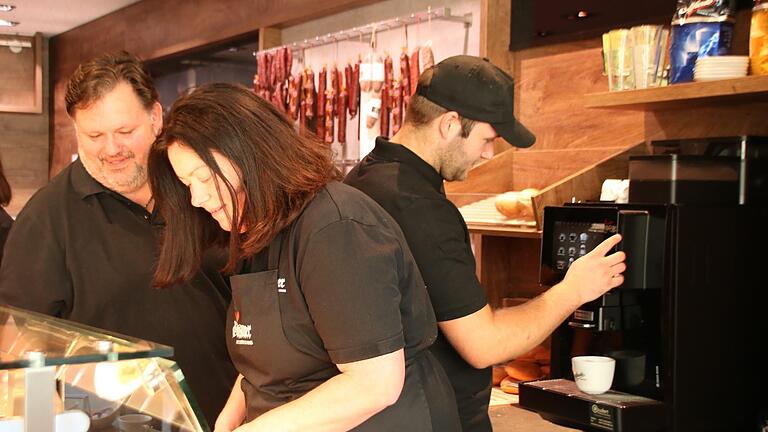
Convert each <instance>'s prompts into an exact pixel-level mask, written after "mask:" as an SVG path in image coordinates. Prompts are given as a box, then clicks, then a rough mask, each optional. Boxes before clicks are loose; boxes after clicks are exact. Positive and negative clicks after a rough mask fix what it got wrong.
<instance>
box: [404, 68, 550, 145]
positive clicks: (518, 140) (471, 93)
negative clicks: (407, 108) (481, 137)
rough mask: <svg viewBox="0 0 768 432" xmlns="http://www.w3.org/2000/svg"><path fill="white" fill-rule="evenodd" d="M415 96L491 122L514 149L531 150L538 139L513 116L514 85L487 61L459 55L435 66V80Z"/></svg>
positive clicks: (472, 118) (469, 116) (481, 120)
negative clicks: (526, 148) (527, 148)
mask: <svg viewBox="0 0 768 432" xmlns="http://www.w3.org/2000/svg"><path fill="white" fill-rule="evenodd" d="M416 93H417V94H419V95H421V96H423V97H425V98H427V99H429V100H430V101H432V102H434V103H436V104H438V105H440V106H441V107H443V108H445V109H447V110H450V111H456V112H457V113H459V115H460V116H462V117H465V118H468V119H470V120H475V121H480V122H484V123H490V125H491V126H493V129H494V130H495V131H496V133H497V134H499V136H501V137H502V138H504V140H506V141H507V142H508V143H510V144H512V145H514V146H515V147H521V148H525V147H530V146H532V145H533V143H534V142H536V137H535V136H534V135H533V134H532V133H531V131H529V130H528V129H527V128H526V127H525V126H523V125H522V124H521V123H520V122H519V121H517V119H515V115H514V105H515V104H514V101H515V94H514V93H515V83H514V81H513V80H512V77H511V76H509V75H508V74H507V73H506V72H504V71H503V70H501V69H499V68H498V67H496V66H495V65H493V64H492V63H491V62H490V61H488V59H486V58H480V57H474V56H468V55H457V56H453V57H448V58H447V59H445V60H443V61H441V62H440V63H438V64H436V65H434V66H433V67H432V80H431V81H430V83H429V84H427V85H421V84H419V85H418V87H417V88H416Z"/></svg>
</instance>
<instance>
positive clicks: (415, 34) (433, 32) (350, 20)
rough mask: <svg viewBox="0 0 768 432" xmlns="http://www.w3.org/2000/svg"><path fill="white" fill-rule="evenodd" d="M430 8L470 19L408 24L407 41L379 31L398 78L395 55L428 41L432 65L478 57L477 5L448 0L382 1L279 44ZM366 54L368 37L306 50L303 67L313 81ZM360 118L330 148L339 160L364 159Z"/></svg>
mask: <svg viewBox="0 0 768 432" xmlns="http://www.w3.org/2000/svg"><path fill="white" fill-rule="evenodd" d="M429 7H431V8H432V9H439V8H443V7H447V8H449V9H450V10H451V14H452V15H458V16H464V15H467V14H468V15H469V16H470V18H471V24H470V25H469V26H464V25H463V24H462V23H456V22H447V21H441V20H434V21H432V22H431V24H430V23H428V22H422V23H420V24H414V25H408V32H407V33H408V39H407V41H406V37H405V35H406V31H405V28H404V27H400V28H398V29H392V30H383V31H382V30H377V32H376V35H377V36H376V39H377V52H378V53H382V54H385V53H388V54H390V55H391V56H392V59H393V64H394V72H395V76H396V77H398V76H399V75H400V72H399V70H400V69H399V56H400V53H401V52H402V48H403V47H405V46H407V48H408V52H409V53H410V52H412V51H413V50H414V49H415V48H416V47H417V46H420V45H422V44H424V43H425V42H426V41H428V40H431V41H432V51H433V53H434V56H435V62H439V61H440V60H442V59H444V58H446V57H450V56H453V55H457V54H470V55H478V54H479V53H480V0H452V1H445V2H442V3H438V4H435V3H434V2H428V1H425V0H386V1H382V2H379V3H375V4H372V5H369V6H364V7H360V8H357V9H354V10H350V11H345V12H341V13H338V14H335V15H331V16H328V17H324V18H321V19H317V20H314V21H311V22H308V23H304V24H300V25H296V26H292V27H287V28H284V29H282V35H281V36H282V42H283V43H284V44H292V43H294V42H296V43H301V42H303V41H304V40H305V39H314V38H315V37H316V36H325V35H327V34H328V33H338V32H340V31H343V30H348V29H352V28H354V27H361V26H365V25H368V24H370V23H374V22H380V21H384V20H389V19H392V18H397V17H402V16H408V15H410V14H411V13H418V12H426V11H427V9H428V8H429ZM321 30H322V31H321ZM370 50H371V49H370V35H367V36H365V37H364V38H363V40H362V42H361V41H360V40H359V39H357V40H354V41H352V40H348V41H341V42H331V43H330V44H327V45H323V46H318V47H315V48H308V49H306V50H305V51H304V62H305V64H307V65H309V66H311V67H312V70H313V71H314V72H315V76H317V74H318V72H319V71H320V69H321V68H322V67H323V65H326V66H327V67H328V70H329V71H330V69H331V67H332V66H333V65H334V63H335V64H337V66H338V67H339V68H340V69H342V70H343V68H344V66H345V65H346V63H347V62H354V61H356V60H357V58H358V55H361V56H362V57H365V55H366V54H367V53H369V52H370ZM297 57H298V56H297V55H296V54H294V69H293V72H294V73H296V72H298V71H299V70H301V69H300V68H301V65H300V64H298V61H297V60H298V58H297ZM315 79H317V78H315ZM315 85H317V82H316V83H315ZM359 118H360V115H358V116H356V117H355V119H353V120H351V121H349V120H348V124H347V146H346V148H345V149H342V148H341V146H339V145H338V144H337V143H334V149H335V150H336V152H337V159H347V160H357V159H358V158H359V157H360V156H364V155H360V154H359V147H358V140H357V136H358V127H359V123H358V120H359ZM342 150H344V151H342ZM342 153H343V154H342Z"/></svg>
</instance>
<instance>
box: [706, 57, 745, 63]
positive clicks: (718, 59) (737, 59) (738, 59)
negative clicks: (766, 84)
mask: <svg viewBox="0 0 768 432" xmlns="http://www.w3.org/2000/svg"><path fill="white" fill-rule="evenodd" d="M696 61H697V62H700V61H703V62H729V61H732V62H741V61H749V56H702V57H697V58H696Z"/></svg>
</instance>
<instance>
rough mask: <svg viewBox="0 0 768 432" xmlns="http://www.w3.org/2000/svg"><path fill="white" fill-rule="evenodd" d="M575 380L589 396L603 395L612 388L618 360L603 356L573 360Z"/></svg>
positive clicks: (580, 388)
mask: <svg viewBox="0 0 768 432" xmlns="http://www.w3.org/2000/svg"><path fill="white" fill-rule="evenodd" d="M571 366H572V367H573V380H574V381H575V382H576V386H577V387H578V388H579V390H581V391H583V392H584V393H587V394H594V395H597V394H603V393H605V392H607V391H608V389H610V388H611V384H612V383H613V371H614V369H615V368H616V360H614V359H612V358H610V357H601V356H579V357H573V358H572V359H571Z"/></svg>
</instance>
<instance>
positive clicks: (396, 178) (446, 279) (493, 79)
mask: <svg viewBox="0 0 768 432" xmlns="http://www.w3.org/2000/svg"><path fill="white" fill-rule="evenodd" d="M513 89H514V84H513V81H512V78H511V77H510V76H509V75H507V74H506V73H505V72H504V71H502V70H501V69H499V68H498V67H496V66H494V65H493V64H491V63H490V62H488V61H487V60H484V59H480V58H477V57H472V56H455V57H450V58H448V59H446V60H444V61H442V62H440V63H438V64H437V65H435V66H434V67H432V68H430V69H428V70H426V71H424V73H422V75H421V76H420V77H419V83H418V87H417V90H416V94H414V95H413V97H412V98H411V102H410V105H409V106H408V111H407V113H406V116H405V120H404V122H403V126H402V128H401V129H400V131H398V133H397V134H395V135H394V136H393V137H392V139H391V140H387V139H386V138H383V137H379V138H378V139H377V141H376V147H375V148H374V150H373V151H371V153H370V154H369V155H368V156H366V157H365V158H364V159H363V160H362V161H360V163H359V164H358V165H357V166H355V168H354V169H353V170H352V171H351V172H350V173H349V175H347V178H346V179H345V182H346V183H348V184H350V185H352V186H355V187H357V188H358V189H360V190H362V191H363V192H365V193H367V194H368V195H369V196H371V197H372V198H373V199H374V200H376V201H377V202H378V203H379V204H380V205H381V206H382V207H384V208H385V209H386V210H387V211H388V212H389V213H390V214H391V215H392V216H393V217H394V218H395V219H396V220H397V222H398V223H399V224H400V227H401V228H402V230H403V232H404V233H405V237H406V240H407V241H408V246H409V247H410V248H411V251H412V252H413V255H414V257H415V258H416V262H417V264H418V266H419V270H420V271H421V273H422V276H423V277H424V281H425V282H426V284H427V290H428V291H429V295H430V299H431V300H432V305H433V307H434V309H435V316H436V317H437V320H438V321H439V323H438V324H439V332H438V338H437V341H436V342H435V344H434V345H433V346H432V351H433V353H434V354H435V355H436V357H437V358H438V360H440V362H441V364H442V365H443V367H444V368H445V370H446V372H447V373H448V376H449V377H450V378H451V382H452V384H453V388H454V392H455V393H456V401H457V404H458V408H459V414H460V416H461V421H462V426H463V428H464V430H465V431H490V430H491V423H490V419H489V417H488V403H489V398H490V392H491V368H490V366H491V365H493V364H496V363H499V362H502V361H505V360H508V359H510V358H514V357H516V356H518V355H520V354H523V353H525V352H527V351H529V350H530V349H532V348H533V347H535V346H536V345H538V344H539V343H541V342H542V341H543V340H544V339H545V338H546V337H547V336H548V335H549V334H550V333H551V332H552V331H553V330H554V329H555V328H556V327H557V326H558V325H559V324H560V323H561V322H562V321H563V320H564V319H565V318H566V317H567V316H568V315H570V314H571V313H572V312H573V311H574V310H575V309H576V308H577V307H578V306H580V305H581V304H583V303H585V302H587V301H591V300H593V299H595V298H597V297H599V296H600V295H602V294H603V293H604V292H606V291H608V290H609V289H611V288H614V287H616V286H618V285H620V284H621V283H622V282H623V277H622V276H621V273H622V272H623V271H624V269H625V265H624V253H623V252H617V253H614V254H612V255H609V256H607V257H606V256H605V254H606V253H607V252H608V251H609V250H610V249H611V248H612V247H613V246H614V245H616V244H617V243H618V242H619V241H620V240H621V237H620V236H618V235H616V236H613V237H611V238H609V239H607V240H605V241H604V242H603V243H602V244H601V245H599V246H598V247H597V248H595V249H594V250H593V251H592V252H590V253H589V254H587V255H585V256H583V257H582V258H579V259H578V260H576V261H575V262H574V263H573V264H572V265H571V267H570V270H569V271H568V273H567V275H566V277H565V279H564V280H563V282H561V283H560V284H558V285H555V286H553V287H552V288H550V289H549V290H548V291H546V292H545V293H543V294H542V295H540V296H539V297H537V298H535V299H533V300H531V301H529V302H527V303H525V304H523V305H520V306H516V307H512V308H506V309H500V310H495V311H494V310H491V308H490V306H489V305H488V302H487V300H486V297H485V291H484V290H483V287H482V286H481V285H480V282H479V281H478V280H477V277H476V275H475V260H474V256H473V254H472V249H471V245H470V240H469V232H468V231H467V226H466V224H465V223H464V220H463V219H462V217H461V214H460V213H459V211H458V209H457V208H456V207H455V206H454V205H453V203H451V202H450V201H448V199H447V198H446V196H445V191H444V189H443V180H447V181H454V180H463V179H464V178H466V176H467V173H468V172H469V169H470V168H471V167H472V166H473V165H474V164H475V163H477V162H478V161H479V160H480V159H483V158H484V155H487V154H489V153H490V151H491V150H492V143H493V141H494V139H495V138H497V137H501V138H503V139H504V140H506V141H507V142H509V143H511V144H513V145H515V146H517V147H530V146H531V145H533V143H534V141H535V140H536V139H535V137H534V136H533V134H532V133H531V132H530V131H528V129H526V128H525V127H524V126H523V125H522V124H520V123H519V122H518V121H517V120H516V119H515V117H514V115H513V105H514V104H513V100H514V99H513Z"/></svg>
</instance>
